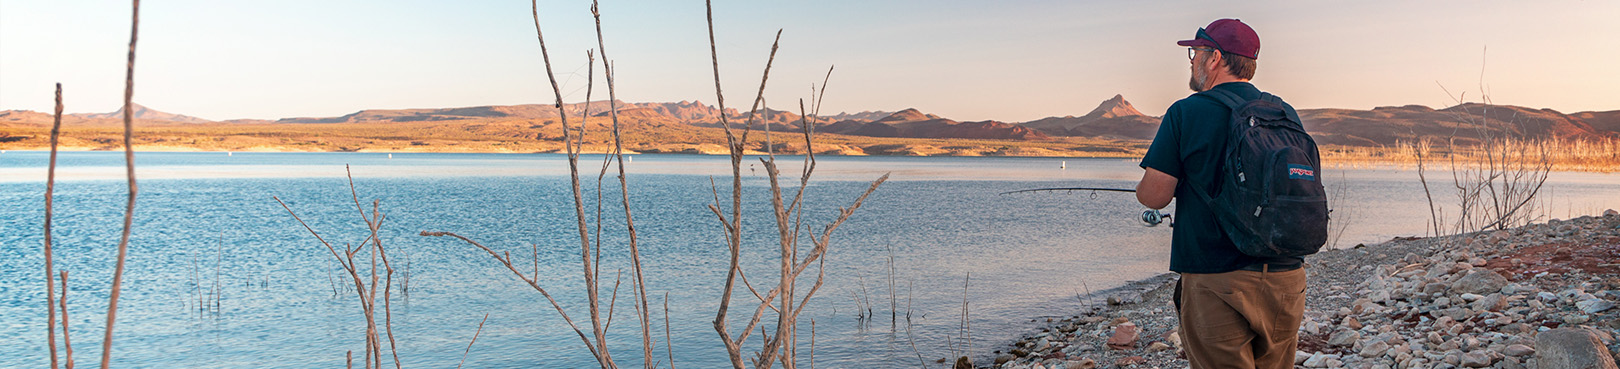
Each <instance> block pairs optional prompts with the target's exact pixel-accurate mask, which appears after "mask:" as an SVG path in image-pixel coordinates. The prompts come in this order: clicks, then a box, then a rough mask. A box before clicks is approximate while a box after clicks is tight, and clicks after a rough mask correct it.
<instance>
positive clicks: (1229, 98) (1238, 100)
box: [1198, 89, 1248, 111]
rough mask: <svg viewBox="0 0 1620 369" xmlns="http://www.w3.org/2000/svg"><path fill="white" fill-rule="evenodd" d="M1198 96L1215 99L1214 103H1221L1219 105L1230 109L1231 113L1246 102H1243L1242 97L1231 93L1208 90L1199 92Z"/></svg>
mask: <svg viewBox="0 0 1620 369" xmlns="http://www.w3.org/2000/svg"><path fill="white" fill-rule="evenodd" d="M1198 94H1199V95H1203V96H1204V97H1208V98H1211V99H1215V101H1216V102H1219V103H1221V105H1226V107H1227V108H1228V109H1232V111H1237V109H1238V108H1240V107H1242V106H1243V104H1244V103H1246V102H1248V101H1244V100H1243V97H1241V96H1238V95H1237V94H1235V93H1232V92H1231V91H1225V90H1216V89H1209V90H1205V91H1204V92H1199V93H1198Z"/></svg>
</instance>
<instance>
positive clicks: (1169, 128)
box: [1140, 106, 1185, 178]
mask: <svg viewBox="0 0 1620 369" xmlns="http://www.w3.org/2000/svg"><path fill="white" fill-rule="evenodd" d="M1176 111H1177V109H1176V107H1175V106H1171V108H1170V110H1169V111H1167V112H1165V113H1164V119H1162V120H1160V121H1159V132H1158V133H1155V134H1154V135H1153V144H1151V145H1149V146H1148V151H1147V154H1146V155H1143V156H1142V163H1141V164H1140V165H1141V167H1142V168H1153V169H1157V170H1158V171H1160V172H1164V173H1165V174H1169V175H1171V176H1174V177H1176V178H1184V177H1185V176H1184V175H1183V172H1182V168H1181V143H1180V141H1181V140H1179V139H1178V137H1177V132H1176V128H1175V127H1176V123H1177V122H1178V121H1179V120H1180V119H1179V116H1180V114H1177V113H1176Z"/></svg>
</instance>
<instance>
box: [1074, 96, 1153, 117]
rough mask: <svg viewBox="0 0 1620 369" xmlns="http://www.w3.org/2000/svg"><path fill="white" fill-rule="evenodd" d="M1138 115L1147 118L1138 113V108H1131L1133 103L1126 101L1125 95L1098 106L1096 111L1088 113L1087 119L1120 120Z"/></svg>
mask: <svg viewBox="0 0 1620 369" xmlns="http://www.w3.org/2000/svg"><path fill="white" fill-rule="evenodd" d="M1136 115H1141V116H1145V115H1146V114H1142V112H1141V111H1137V110H1136V107H1134V106H1131V102H1129V101H1125V96H1124V95H1114V98H1112V99H1108V101H1103V102H1102V104H1099V105H1097V108H1096V109H1091V112H1090V113H1086V117H1087V118H1118V117H1128V116H1136Z"/></svg>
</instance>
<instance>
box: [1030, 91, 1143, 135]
mask: <svg viewBox="0 0 1620 369" xmlns="http://www.w3.org/2000/svg"><path fill="white" fill-rule="evenodd" d="M1022 125H1023V126H1025V127H1029V128H1033V129H1036V130H1039V131H1041V132H1044V133H1046V134H1049V135H1054V136H1085V137H1113V138H1125V139H1138V140H1150V139H1153V134H1154V133H1156V132H1157V131H1158V129H1159V118H1156V117H1150V116H1147V115H1146V114H1142V112H1141V111H1137V110H1136V107H1135V106H1132V105H1131V102H1129V101H1125V97H1124V96H1121V95H1114V97H1113V98H1111V99H1108V100H1107V101H1103V102H1102V104H1098V105H1097V107H1096V108H1094V109H1091V112H1090V113H1086V115H1082V116H1079V117H1076V116H1072V115H1071V116H1065V117H1048V118H1042V119H1038V120H1033V121H1029V122H1024V123H1023V124H1022Z"/></svg>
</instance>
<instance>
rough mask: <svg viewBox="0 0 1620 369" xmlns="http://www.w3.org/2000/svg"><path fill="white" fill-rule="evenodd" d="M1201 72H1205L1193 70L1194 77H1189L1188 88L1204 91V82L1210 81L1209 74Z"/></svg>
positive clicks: (1194, 90)
mask: <svg viewBox="0 0 1620 369" xmlns="http://www.w3.org/2000/svg"><path fill="white" fill-rule="evenodd" d="M1201 74H1203V73H1199V72H1198V71H1196V70H1195V71H1193V75H1192V78H1188V79H1187V88H1189V89H1192V91H1193V92H1204V90H1205V88H1204V82H1208V81H1209V75H1207V74H1204V75H1201Z"/></svg>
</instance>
